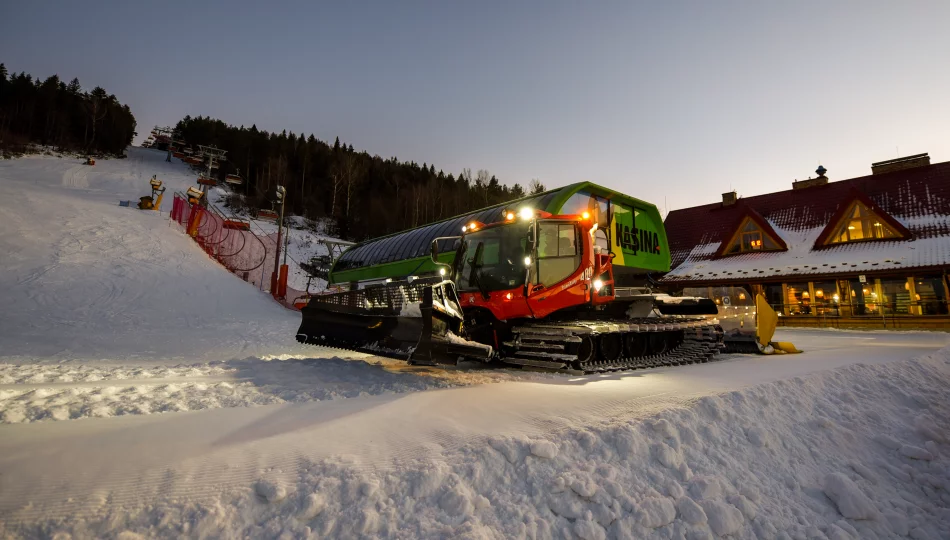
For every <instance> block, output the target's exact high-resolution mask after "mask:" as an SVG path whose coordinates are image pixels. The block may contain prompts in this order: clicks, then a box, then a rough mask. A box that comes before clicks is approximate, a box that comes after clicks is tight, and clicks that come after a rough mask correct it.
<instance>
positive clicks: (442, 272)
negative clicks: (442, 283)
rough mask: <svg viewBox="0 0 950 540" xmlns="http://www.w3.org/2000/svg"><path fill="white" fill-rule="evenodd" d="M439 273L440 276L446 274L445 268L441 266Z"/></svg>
mask: <svg viewBox="0 0 950 540" xmlns="http://www.w3.org/2000/svg"><path fill="white" fill-rule="evenodd" d="M439 275H440V276H444V275H445V268H439Z"/></svg>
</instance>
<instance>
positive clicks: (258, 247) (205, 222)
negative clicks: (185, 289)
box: [171, 193, 304, 307]
mask: <svg viewBox="0 0 950 540" xmlns="http://www.w3.org/2000/svg"><path fill="white" fill-rule="evenodd" d="M171 221H172V222H173V223H175V224H177V225H178V226H179V227H181V228H182V230H183V232H184V233H185V234H187V235H188V236H191V237H192V238H193V239H194V240H195V242H196V243H197V244H198V245H199V246H201V248H202V249H203V250H204V251H205V253H207V254H208V255H209V256H210V257H211V258H213V259H215V260H216V261H218V262H219V263H221V264H222V265H223V266H224V267H225V268H227V269H228V270H230V271H231V272H233V273H234V274H236V275H237V276H238V277H240V278H241V279H243V280H244V281H247V282H248V283H251V284H253V285H254V286H255V287H257V288H259V289H260V290H262V291H267V292H269V293H272V291H271V287H272V277H273V275H274V272H275V268H277V269H278V271H279V267H278V266H276V260H275V250H276V249H277V233H273V234H270V235H265V234H263V231H261V234H255V233H254V232H253V231H251V230H250V222H248V221H246V220H241V219H238V218H228V217H225V216H224V214H222V213H221V211H220V210H218V209H217V208H215V207H214V205H208V206H207V207H204V206H201V205H199V204H194V205H192V204H189V203H188V200H187V198H186V197H185V196H184V195H182V194H181V193H175V197H174V202H173V203H172V212H171ZM286 279H287V278H286V277H285V276H284V277H282V280H281V281H280V282H279V283H278V294H274V295H273V296H274V297H275V298H278V300H280V301H281V303H282V304H284V305H285V306H288V307H294V306H293V301H294V300H295V299H297V298H299V297H301V296H303V295H304V292H303V291H299V290H296V289H293V288H291V287H287V286H286ZM272 294H273V293H272Z"/></svg>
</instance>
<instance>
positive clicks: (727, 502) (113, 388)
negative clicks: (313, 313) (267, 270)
mask: <svg viewBox="0 0 950 540" xmlns="http://www.w3.org/2000/svg"><path fill="white" fill-rule="evenodd" d="M162 158H163V154H161V153H159V152H155V151H150V150H141V149H134V148H133V149H131V150H130V157H129V159H127V160H104V161H101V162H98V163H97V165H96V166H95V167H94V168H91V167H89V168H82V167H80V168H76V167H78V161H69V160H60V159H54V158H50V157H30V158H24V159H19V160H14V161H0V231H2V234H0V253H2V254H3V256H2V258H0V303H2V305H3V306H4V307H5V308H6V309H4V310H3V311H0V537H3V538H6V537H10V538H35V537H52V538H68V537H72V538H140V537H141V538H151V537H162V538H166V537H174V538H179V537H194V538H245V537H248V538H278V537H283V538H308V537H314V538H317V537H319V538H324V537H343V538H359V537H394V538H443V537H462V538H521V537H527V538H572V537H581V538H605V537H614V538H689V539H700V538H712V537H716V536H723V535H733V536H735V537H739V538H829V539H844V538H900V537H907V536H909V537H911V538H918V539H919V538H933V539H938V538H947V537H950V428H948V427H947V426H948V424H947V419H948V418H950V392H948V389H950V349H945V348H944V347H946V346H947V345H948V344H950V336H948V335H947V334H943V333H930V332H901V333H896V332H895V333H888V332H848V331H834V332H831V331H818V330H787V329H783V330H780V332H779V336H778V338H779V339H782V340H787V341H791V342H793V343H795V344H796V345H797V346H798V347H799V348H802V349H804V350H805V351H806V352H805V353H804V354H801V355H794V356H730V357H724V358H722V359H721V361H718V362H714V363H710V364H703V365H695V366H685V367H680V368H673V369H657V370H649V371H633V372H627V373H616V374H610V375H599V376H584V377H567V376H558V375H550V374H537V373H530V372H517V371H491V370H483V369H482V370H479V369H470V368H462V369H453V370H440V369H434V368H418V367H409V366H405V365H403V364H401V363H399V362H394V361H383V360H380V359H378V358H372V357H367V356H365V355H358V354H343V353H341V352H340V351H331V350H326V349H320V348H314V347H304V346H301V345H299V344H297V343H296V342H295V341H294V339H293V336H294V334H295V331H296V327H297V324H298V323H299V314H296V313H294V312H292V311H289V310H286V309H284V308H282V307H280V306H278V305H277V304H276V303H274V302H273V300H271V299H270V298H269V297H268V296H267V295H266V294H264V293H261V292H260V291H258V290H257V289H255V288H253V287H251V286H249V285H248V284H246V283H244V282H243V281H241V280H239V279H238V278H236V277H234V276H232V275H230V274H228V273H227V272H226V271H224V270H223V269H222V268H221V267H220V266H219V265H217V264H216V263H215V262H213V261H212V260H210V259H209V258H208V257H207V256H206V255H205V254H204V253H203V252H202V251H201V250H200V249H199V248H198V247H197V246H196V245H195V244H194V243H193V242H191V241H190V240H189V239H188V238H187V237H185V236H184V235H182V234H181V233H180V232H179V231H177V230H176V229H175V228H174V227H171V228H170V227H168V226H167V221H166V220H164V219H163V218H164V217H165V216H160V215H158V214H156V213H151V212H141V211H138V210H134V209H129V208H121V207H118V206H117V204H116V203H117V201H118V200H120V199H133V200H134V199H136V198H137V196H138V195H140V194H144V192H145V190H146V186H147V181H148V178H149V177H151V175H152V174H156V173H157V174H159V177H160V178H162V179H163V180H165V181H166V183H167V184H169V185H170V186H172V187H170V191H171V189H173V188H179V187H184V186H187V185H190V183H191V181H192V178H193V176H192V175H191V174H189V173H188V172H187V169H185V168H184V167H183V166H181V165H179V164H166V163H164V162H163V161H162ZM166 204H168V205H169V206H168V208H170V202H169V203H166ZM485 383H493V384H485Z"/></svg>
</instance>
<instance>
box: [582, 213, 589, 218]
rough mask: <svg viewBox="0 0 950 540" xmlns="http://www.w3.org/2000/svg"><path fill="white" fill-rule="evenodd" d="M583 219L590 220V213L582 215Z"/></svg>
mask: <svg viewBox="0 0 950 540" xmlns="http://www.w3.org/2000/svg"><path fill="white" fill-rule="evenodd" d="M581 217H583V218H584V219H590V212H584V213H583V214H581Z"/></svg>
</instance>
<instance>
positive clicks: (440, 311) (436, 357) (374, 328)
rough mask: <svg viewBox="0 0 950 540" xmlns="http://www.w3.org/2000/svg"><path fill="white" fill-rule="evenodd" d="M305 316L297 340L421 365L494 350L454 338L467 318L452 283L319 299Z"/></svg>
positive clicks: (387, 287) (484, 354)
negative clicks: (464, 316)
mask: <svg viewBox="0 0 950 540" xmlns="http://www.w3.org/2000/svg"><path fill="white" fill-rule="evenodd" d="M301 312H302V314H303V320H302V322H301V324H300V329H299V330H298V331H297V340H298V341H301V342H305V343H310V344H314V345H326V346H329V347H337V348H341V349H348V350H353V351H359V352H366V353H370V354H378V355H382V356H389V357H392V358H400V359H403V360H409V361H410V362H411V363H418V364H437V363H438V364H455V363H456V362H457V361H458V358H459V357H460V356H464V357H470V358H476V359H481V360H488V359H489V358H490V357H491V356H492V350H491V347H486V346H483V345H480V344H477V343H474V344H473V343H470V342H465V341H464V340H461V339H460V338H457V337H455V336H458V334H459V333H460V331H461V327H462V322H463V319H462V311H461V308H460V307H459V303H458V297H457V296H456V294H455V289H454V285H453V284H452V282H451V281H443V282H440V283H434V284H433V283H431V282H430V283H423V282H419V281H417V282H415V283H411V284H410V283H392V284H387V285H382V286H375V287H369V288H365V289H360V290H354V291H348V292H342V293H336V294H329V295H321V296H314V297H311V299H310V302H309V303H308V304H307V305H306V306H305V307H304V308H303V309H302V310H301ZM486 349H487V350H486Z"/></svg>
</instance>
